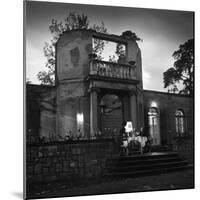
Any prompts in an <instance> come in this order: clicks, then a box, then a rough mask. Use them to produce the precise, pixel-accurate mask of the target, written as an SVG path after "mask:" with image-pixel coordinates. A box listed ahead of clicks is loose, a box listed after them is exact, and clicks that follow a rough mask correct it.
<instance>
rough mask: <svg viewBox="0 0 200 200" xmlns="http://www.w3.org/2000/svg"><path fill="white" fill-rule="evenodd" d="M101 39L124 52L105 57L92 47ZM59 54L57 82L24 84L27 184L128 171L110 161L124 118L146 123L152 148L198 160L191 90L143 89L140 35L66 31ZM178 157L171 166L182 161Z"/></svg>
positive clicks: (116, 149) (140, 124)
mask: <svg viewBox="0 0 200 200" xmlns="http://www.w3.org/2000/svg"><path fill="white" fill-rule="evenodd" d="M98 40H101V41H104V43H105V44H109V43H111V44H116V46H118V47H120V49H121V52H122V53H121V55H119V56H118V57H117V58H116V57H115V59H114V58H113V59H112V58H110V59H109V60H104V59H101V58H100V56H99V55H97V54H95V53H94V51H93V50H94V43H95V41H98ZM55 61H56V63H55V85H53V86H51V85H34V84H27V85H26V109H27V113H26V137H27V139H26V140H27V141H26V143H27V180H28V182H29V183H34V182H37V181H40V182H43V181H44V182H45V181H54V180H62V179H65V180H66V179H67V180H72V179H73V180H75V179H79V178H91V177H102V176H105V175H107V174H109V173H110V174H112V173H114V174H115V175H116V176H117V175H118V174H120V173H124V174H126V173H131V172H130V171H129V172H128V171H127V170H126V171H123V170H121V171H120V170H119V171H117V170H115V171H112V170H109V169H108V168H109V167H108V165H107V163H108V161H109V160H112V159H117V158H119V157H120V154H119V151H120V147H119V146H118V141H119V134H120V129H121V128H122V123H123V122H124V121H126V122H130V124H131V125H132V127H133V128H134V129H135V130H140V128H141V127H144V135H145V136H146V137H151V139H152V141H151V152H160V153H163V152H170V154H169V155H172V152H176V153H177V154H178V156H179V157H180V158H181V159H187V161H188V162H193V97H192V96H189V95H183V94H175V93H169V92H158V91H153V90H144V89H143V78H142V77H143V76H142V59H141V51H140V48H139V46H138V44H137V41H135V40H133V39H130V38H128V37H122V36H118V35H112V34H105V33H98V32H96V31H94V30H90V29H89V30H81V29H80V30H79V29H77V30H71V31H66V32H64V33H63V34H62V35H61V36H60V38H59V40H58V41H57V44H56V59H55ZM134 151H135V153H134ZM135 154H137V156H144V155H145V152H144V153H143V154H142V155H141V154H138V149H137V148H136V149H135V150H133V151H132V152H131V155H129V156H130V157H131V156H133V155H135ZM177 154H176V155H177ZM163 155H164V154H163ZM174 155H175V153H174V154H173V156H174ZM124 157H125V156H124ZM36 160H37V162H36ZM173 164H174V163H173ZM173 164H172V165H171V166H168V168H169V169H172V170H173V169H179V168H181V167H185V166H183V165H181V164H180V162H176V165H175V164H174V165H173ZM182 164H183V163H182ZM163 165H164V164H163ZM145 169H146V168H145V167H144V170H145ZM156 169H157V168H156ZM140 170H141V168H140ZM146 170H147V169H146ZM136 171H137V170H136ZM136 171H135V170H134V173H135V172H136Z"/></svg>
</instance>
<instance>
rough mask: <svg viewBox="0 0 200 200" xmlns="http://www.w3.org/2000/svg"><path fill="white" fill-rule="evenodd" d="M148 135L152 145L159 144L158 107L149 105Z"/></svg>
mask: <svg viewBox="0 0 200 200" xmlns="http://www.w3.org/2000/svg"><path fill="white" fill-rule="evenodd" d="M148 123H149V135H150V136H151V138H152V142H153V145H160V119H159V114H158V109H157V108H155V107H151V108H149V110H148Z"/></svg>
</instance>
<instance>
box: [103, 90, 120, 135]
mask: <svg viewBox="0 0 200 200" xmlns="http://www.w3.org/2000/svg"><path fill="white" fill-rule="evenodd" d="M100 117H101V131H102V133H103V134H104V135H105V136H107V137H112V136H113V135H115V136H116V135H118V134H119V131H120V128H121V124H122V121H123V112H122V102H121V100H120V98H119V97H118V96H117V95H115V94H105V95H104V96H103V97H102V98H101V100H100Z"/></svg>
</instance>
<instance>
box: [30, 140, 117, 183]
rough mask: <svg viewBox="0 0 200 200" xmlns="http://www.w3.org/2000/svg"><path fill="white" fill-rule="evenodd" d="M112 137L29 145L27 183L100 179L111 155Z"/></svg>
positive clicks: (112, 147)
mask: <svg viewBox="0 0 200 200" xmlns="http://www.w3.org/2000/svg"><path fill="white" fill-rule="evenodd" d="M113 152H114V145H113V141H112V140H111V139H107V140H105V139H99V140H87V141H85V140H80V141H66V142H57V143H56V142H54V143H48V144H40V145H38V144H32V145H29V146H27V183H28V184H31V183H37V182H51V181H62V180H65V181H67V180H69V181H70V180H80V179H87V178H98V177H101V176H103V175H105V173H106V159H108V158H111V157H112V156H113Z"/></svg>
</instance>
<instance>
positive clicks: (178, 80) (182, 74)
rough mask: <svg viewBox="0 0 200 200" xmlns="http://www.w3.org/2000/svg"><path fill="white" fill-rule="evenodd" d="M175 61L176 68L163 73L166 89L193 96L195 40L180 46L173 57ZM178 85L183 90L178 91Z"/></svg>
mask: <svg viewBox="0 0 200 200" xmlns="http://www.w3.org/2000/svg"><path fill="white" fill-rule="evenodd" d="M172 56H173V57H174V59H175V62H174V66H173V67H171V68H169V69H167V70H166V71H165V72H164V73H163V82H164V88H170V89H169V91H170V92H178V91H179V93H181V94H190V95H192V94H193V91H194V39H190V40H188V41H187V42H185V43H184V44H181V45H180V46H179V49H178V50H177V51H175V52H174V53H173V55H172ZM178 84H182V85H183V88H182V89H178V87H177V86H178Z"/></svg>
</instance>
